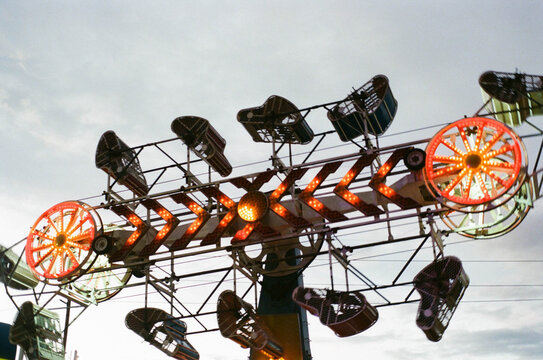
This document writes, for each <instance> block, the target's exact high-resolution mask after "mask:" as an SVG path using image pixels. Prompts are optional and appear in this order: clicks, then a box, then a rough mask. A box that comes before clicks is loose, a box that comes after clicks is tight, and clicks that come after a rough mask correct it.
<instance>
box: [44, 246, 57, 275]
mask: <svg viewBox="0 0 543 360" xmlns="http://www.w3.org/2000/svg"><path fill="white" fill-rule="evenodd" d="M57 258H58V252H56V251H55V253H54V254H53V258H52V259H51V261H50V262H49V266H48V267H47V270H45V274H48V275H51V270H52V269H53V266H54V265H55V262H56V261H57Z"/></svg>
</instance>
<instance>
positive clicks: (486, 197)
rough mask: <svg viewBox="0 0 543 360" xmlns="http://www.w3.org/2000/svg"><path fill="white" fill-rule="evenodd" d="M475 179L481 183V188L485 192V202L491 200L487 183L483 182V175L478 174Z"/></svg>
mask: <svg viewBox="0 0 543 360" xmlns="http://www.w3.org/2000/svg"><path fill="white" fill-rule="evenodd" d="M475 178H476V179H477V182H478V183H479V188H480V189H481V191H482V192H483V195H484V199H485V200H486V199H489V198H490V195H489V194H488V189H487V188H486V184H485V182H484V180H483V177H482V176H481V173H480V172H478V173H476V174H475Z"/></svg>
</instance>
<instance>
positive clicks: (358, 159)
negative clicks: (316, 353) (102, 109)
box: [0, 71, 543, 360]
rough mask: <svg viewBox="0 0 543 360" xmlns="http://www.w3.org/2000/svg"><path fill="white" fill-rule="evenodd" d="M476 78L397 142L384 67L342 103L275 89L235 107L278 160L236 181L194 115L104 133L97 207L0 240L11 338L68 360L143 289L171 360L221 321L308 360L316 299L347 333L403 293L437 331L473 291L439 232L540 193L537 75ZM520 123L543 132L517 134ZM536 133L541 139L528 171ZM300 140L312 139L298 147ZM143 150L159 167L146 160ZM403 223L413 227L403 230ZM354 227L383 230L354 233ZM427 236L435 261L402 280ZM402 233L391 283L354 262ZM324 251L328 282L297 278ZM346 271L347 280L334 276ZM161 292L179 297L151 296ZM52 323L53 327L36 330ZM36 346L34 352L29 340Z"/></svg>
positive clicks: (74, 207) (266, 348) (524, 207)
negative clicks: (91, 322)
mask: <svg viewBox="0 0 543 360" xmlns="http://www.w3.org/2000/svg"><path fill="white" fill-rule="evenodd" d="M479 83H480V85H481V87H482V89H483V99H484V104H483V106H481V108H480V109H479V110H477V111H476V112H475V114H474V115H473V116H471V117H465V118H463V119H461V120H458V121H455V122H452V123H450V124H446V125H445V126H443V128H442V129H441V130H439V131H438V132H437V133H435V135H434V136H433V137H431V138H425V139H419V140H414V141H411V142H404V143H393V144H391V145H386V140H388V139H385V137H384V136H383V133H384V132H385V131H386V130H387V129H388V128H389V126H390V124H391V123H392V121H393V119H394V117H395V115H396V112H397V111H396V110H397V107H398V102H397V101H396V99H395V98H394V96H393V94H392V91H391V88H390V85H389V80H388V78H387V77H386V76H384V75H377V76H375V77H373V78H372V79H371V80H370V81H368V82H367V83H365V84H364V85H362V86H361V87H360V88H358V89H356V90H354V91H353V92H352V93H351V94H349V95H348V96H347V97H346V98H344V99H342V100H339V101H334V102H329V103H326V104H321V105H316V106H311V107H306V108H302V109H299V108H297V107H296V106H295V105H294V104H293V103H292V102H290V101H289V100H287V99H285V98H283V97H281V96H277V95H274V96H271V97H269V98H268V99H267V100H266V101H265V103H264V104H263V105H262V106H256V107H252V108H247V109H243V110H240V111H239V113H238V116H237V118H238V122H239V123H241V125H242V126H243V127H244V128H245V129H246V130H247V132H248V133H249V134H250V135H251V137H252V139H253V140H254V141H255V142H261V143H268V144H271V152H272V153H271V157H270V160H271V167H268V168H267V169H266V170H264V171H260V172H254V173H251V174H247V175H236V176H232V177H228V176H230V175H231V174H232V172H233V167H232V165H231V164H230V163H229V161H228V160H227V158H226V156H225V154H224V150H225V147H226V141H225V139H224V138H223V137H222V136H220V134H219V133H218V132H217V131H216V130H215V129H214V128H213V126H212V125H211V124H210V122H209V121H208V120H206V119H203V118H201V117H197V116H182V117H179V118H176V119H175V120H174V121H173V122H172V124H171V129H172V131H173V132H174V133H175V135H176V136H175V137H174V138H171V139H167V140H162V141H157V142H153V143H149V144H145V145H140V146H135V147H131V146H129V145H127V144H126V143H125V142H124V141H122V140H121V139H120V138H119V137H118V136H117V134H115V132H113V131H107V132H105V133H104V134H103V135H102V137H101V138H100V140H99V143H98V146H97V150H96V167H97V168H99V169H102V170H103V171H104V172H105V173H106V174H107V186H106V189H105V191H104V192H103V194H102V195H101V196H100V197H99V199H101V202H99V203H96V204H87V203H85V202H82V201H65V202H61V203H59V204H57V205H54V206H52V207H51V208H50V209H48V210H47V211H45V212H44V213H43V214H42V215H41V216H40V217H39V218H38V219H37V220H36V222H35V224H34V225H33V226H32V228H31V230H30V233H29V234H28V236H27V238H26V239H25V240H24V242H25V246H24V249H23V250H22V251H21V252H20V255H17V254H16V253H15V252H14V250H15V249H17V246H20V244H19V243H17V244H13V245H12V246H10V247H9V248H2V249H0V250H1V251H0V254H2V257H1V258H0V263H1V266H2V271H1V276H2V278H1V280H2V282H3V283H4V284H5V289H6V292H7V293H8V295H9V296H10V298H11V299H12V301H13V303H14V305H15V306H17V308H18V309H19V315H18V317H17V319H16V322H15V324H14V326H13V327H12V336H11V339H12V340H13V342H14V343H16V344H18V345H19V346H20V347H21V348H22V349H23V350H24V351H25V353H26V356H27V357H28V358H29V359H57V358H59V356H60V358H63V357H62V355H59V354H62V348H63V347H65V346H66V339H67V332H68V328H69V327H70V326H71V325H72V323H73V322H74V321H75V319H77V317H78V316H79V315H80V314H81V313H82V312H84V311H86V310H87V309H88V308H89V306H90V305H91V304H95V305H97V304H99V303H101V302H104V301H106V300H108V299H110V298H112V297H113V296H114V295H116V294H117V293H119V292H120V291H122V290H123V289H127V288H135V287H138V288H143V289H144V296H143V298H144V300H143V307H142V308H138V309H134V310H132V311H130V312H129V313H128V315H127V316H126V326H127V327H128V328H129V329H131V330H133V331H134V332H136V333H137V334H138V335H140V336H141V337H143V339H144V340H146V341H147V342H149V343H150V344H152V345H154V346H155V347H157V348H158V349H160V350H161V351H163V352H164V353H165V354H167V355H168V356H171V357H174V358H177V359H191V360H192V359H198V358H199V355H198V351H197V349H195V348H194V347H193V346H192V345H191V344H190V342H189V341H188V337H190V336H195V334H197V333H202V332H210V331H217V330H218V331H220V333H221V334H222V335H223V336H224V337H226V338H229V339H231V340H233V341H235V342H236V343H238V344H239V345H241V346H242V347H245V348H250V349H251V350H250V351H251V359H281V358H283V359H310V358H311V353H310V349H309V336H308V332H307V321H306V313H305V310H307V311H309V312H310V314H312V315H315V316H318V317H319V319H320V321H321V323H322V324H323V325H325V326H328V327H329V328H330V329H331V330H332V331H333V332H335V333H336V335H338V336H340V337H346V336H352V335H355V334H358V333H361V332H363V331H365V330H367V329H368V328H370V327H371V326H372V325H373V324H375V322H377V321H378V319H379V314H378V309H379V308H381V307H386V306H391V305H397V304H403V303H408V302H418V303H419V310H418V312H417V314H416V325H417V326H418V327H419V328H420V329H421V330H422V331H423V332H424V333H425V335H426V336H427V338H428V339H429V340H431V341H439V340H440V339H441V338H442V336H443V333H444V332H445V330H446V328H447V326H448V324H449V321H450V320H451V317H452V315H453V314H454V312H455V310H456V309H457V307H458V305H459V303H460V301H461V299H462V296H463V294H464V292H465V291H466V288H467V287H468V285H469V277H468V275H467V274H466V272H465V270H464V269H463V267H462V263H461V261H460V260H459V259H458V258H456V257H454V256H450V255H447V256H446V255H445V252H444V243H446V240H445V237H446V236H448V235H449V234H454V233H456V234H459V235H463V236H467V237H471V238H492V237H496V236H500V235H504V234H506V233H508V232H510V231H512V230H513V229H515V228H516V227H517V226H518V225H519V224H520V223H521V222H522V220H523V219H524V218H525V216H526V214H527V213H528V212H529V210H530V208H531V207H532V204H533V202H534V201H535V200H536V199H538V198H539V197H540V196H541V181H542V179H541V170H542V169H541V168H540V167H539V159H540V154H541V151H542V148H543V137H542V135H543V131H542V130H540V129H539V128H538V127H537V126H536V125H534V124H533V123H532V122H531V121H530V120H528V117H530V116H534V115H539V114H541V113H542V112H543V107H542V103H543V76H535V75H526V74H521V73H514V74H511V73H501V72H494V71H489V72H485V73H484V74H482V75H481V77H480V79H479ZM323 109H324V110H326V111H327V117H328V119H329V120H330V122H331V124H332V127H333V130H330V131H325V132H322V133H314V132H313V130H312V129H311V127H310V126H309V123H308V119H309V116H308V115H309V114H310V113H311V114H314V113H315V112H319V111H321V110H323ZM485 111H486V113H485ZM513 126H514V127H517V126H522V127H524V128H528V129H529V130H535V134H532V133H529V134H527V135H523V136H520V135H518V134H517V132H516V131H514V130H513V129H512V128H511V127H513ZM518 129H520V128H518ZM338 135H339V139H340V140H341V141H342V142H343V143H344V146H338V145H337V140H336V139H337V136H338ZM526 139H530V141H533V140H537V141H540V145H539V148H538V150H537V145H536V154H537V156H536V160H535V163H534V164H533V165H532V167H531V168H530V167H529V166H528V159H527V157H528V155H527V154H528V151H527V149H526V148H525V144H524V140H526ZM330 141H331V142H332V143H333V144H334V146H328V147H326V144H327V142H330ZM312 143H314V145H312V146H310V144H312ZM183 144H184V146H186V151H185V149H184V147H183V146H181V145H183ZM301 146H305V147H308V148H309V150H308V151H305V152H303V153H302V154H297V153H295V152H294V151H293V149H294V148H296V147H298V148H300V147H301ZM423 148H424V149H423ZM304 149H305V148H304ZM282 150H283V155H282V156H280V152H281V151H282ZM340 150H341V153H340V152H339V151H340ZM148 153H152V154H151V155H146V154H148ZM179 153H181V155H175V154H179ZM285 153H286V154H285ZM192 154H195V155H196V158H191V155H192ZM145 156H149V157H148V158H147V159H152V161H153V164H155V165H158V164H163V165H160V166H155V167H154V168H144V167H142V164H149V163H145V160H144V159H146V158H145ZM181 156H186V161H182V162H180V161H178V159H179V158H181ZM144 169H145V170H144ZM236 171H239V167H238V168H237V169H236ZM333 174H337V175H339V176H334V175H333ZM96 199H97V198H93V199H92V200H96ZM98 201H100V200H98ZM106 218H107V219H108V220H107V221H104V220H102V219H106ZM406 221H409V222H412V223H413V222H414V223H415V224H417V225H416V226H415V228H416V231H414V232H413V233H412V234H409V235H406V234H405V231H404V232H403V233H402V236H398V235H397V234H396V233H397V231H396V230H395V229H396V228H397V227H400V226H404V225H405V222H406ZM360 228H364V229H372V230H375V229H384V231H385V233H386V234H387V237H386V238H385V239H374V238H373V239H371V238H366V239H356V240H349V239H347V236H346V235H345V234H346V233H348V231H350V230H353V229H360ZM428 240H431V243H430V245H431V246H429V248H430V251H431V254H432V256H433V258H434V260H433V261H432V262H431V263H429V264H427V265H426V266H425V267H424V268H423V269H421V270H419V272H418V274H417V275H416V276H415V277H414V279H405V277H406V275H405V274H406V273H407V272H406V270H407V269H408V268H414V267H416V266H415V264H414V263H413V260H414V259H415V257H417V256H418V255H419V254H420V253H422V252H424V251H426V250H425V245H426V244H427V242H428ZM402 243H411V244H413V243H415V245H416V248H415V249H414V250H413V251H412V253H411V256H410V258H409V260H408V261H406V263H405V264H403V266H402V268H401V269H399V271H398V272H397V273H396V274H395V275H394V276H393V277H392V278H391V279H388V280H386V281H380V282H379V283H377V282H375V281H373V280H372V279H371V276H369V275H368V274H367V273H364V272H362V271H361V270H359V269H358V268H357V267H356V266H354V262H353V261H351V260H352V259H353V258H354V256H355V254H359V253H360V252H362V251H364V250H367V249H369V248H373V247H379V246H391V245H392V246H398V245H399V244H402ZM316 258H319V259H322V260H323V261H324V263H323V264H322V265H326V266H328V268H329V275H330V282H329V284H330V286H329V287H327V288H311V287H305V286H304V284H303V278H302V274H303V272H304V270H305V269H306V268H308V267H309V266H310V264H312V262H313V261H314V260H315V259H316ZM193 260H197V261H193ZM187 264H190V265H187ZM189 266H190V267H189ZM338 267H339V268H340V269H341V271H342V272H343V273H344V277H345V278H344V283H343V284H342V285H338V282H337V280H336V281H334V272H335V273H337V268H338ZM334 268H335V270H334ZM219 274H222V276H219ZM132 275H134V276H132ZM208 275H213V276H217V281H208V279H206V278H205V277H206V276H208ZM188 279H195V281H197V282H198V283H200V284H201V285H206V286H207V287H205V289H207V290H206V291H205V292H204V293H203V294H204V295H203V299H202V298H199V299H198V301H197V302H198V307H197V308H195V307H194V306H191V303H190V301H189V298H190V296H191V295H190V294H187V293H186V292H183V291H181V290H182V289H183V288H184V287H185V286H186V285H185V284H186V281H187V280H188ZM40 283H41V285H40ZM415 290H416V292H418V294H419V295H420V296H419V297H418V298H417V296H416V295H414V294H415ZM219 291H221V292H220V293H219ZM205 294H207V296H206V295H205ZM251 294H254V298H253V296H252V295H251ZM153 298H158V299H162V300H165V301H166V302H167V303H168V307H169V309H167V310H165V309H157V308H153V307H150V306H148V304H149V303H151V302H152V299H153ZM213 300H216V302H215V303H216V304H217V305H216V306H214V305H213V304H214V303H213ZM30 301H32V302H33V303H31V302H30ZM52 304H57V305H56V306H57V307H58V304H61V306H62V307H63V308H64V309H65V310H66V314H65V322H64V327H63V329H61V326H60V321H59V316H58V315H57V314H55V313H54V312H51V311H49V310H47V308H50V307H51V306H52ZM253 304H254V305H253ZM75 311H77V312H78V314H77V315H76V316H73V312H75ZM414 318H415V316H414ZM40 319H42V320H40ZM43 319H47V326H45V327H46V328H47V329H46V330H43V331H39V330H36V329H41V328H44V326H42V327H41V328H40V326H37V325H36V324H39V323H40V321H41V323H43V321H44V320H43ZM44 334H45V335H44ZM40 339H41V340H43V339H46V340H47V341H41V340H40ZM40 341H41V342H40ZM38 343H40V344H41V343H43V344H44V345H43V346H42V347H41V349H42V350H41V351H36V346H31V345H29V344H38ZM59 344H60V345H59ZM59 346H60V350H59ZM44 349H45V350H44Z"/></svg>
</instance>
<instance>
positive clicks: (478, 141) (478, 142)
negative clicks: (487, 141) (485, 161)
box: [474, 125, 483, 149]
mask: <svg viewBox="0 0 543 360" xmlns="http://www.w3.org/2000/svg"><path fill="white" fill-rule="evenodd" d="M482 139H483V127H482V126H480V125H478V126H477V136H476V137H475V147H474V148H475V149H479V147H480V146H481V140H482Z"/></svg>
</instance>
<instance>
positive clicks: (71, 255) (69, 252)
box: [66, 251, 79, 270]
mask: <svg viewBox="0 0 543 360" xmlns="http://www.w3.org/2000/svg"><path fill="white" fill-rule="evenodd" d="M66 253H67V254H68V257H69V258H70V260H72V264H73V265H72V266H71V267H70V270H71V269H74V268H76V267H78V266H79V261H77V259H76V257H75V255H74V254H73V253H72V252H71V251H67V252H66Z"/></svg>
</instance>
